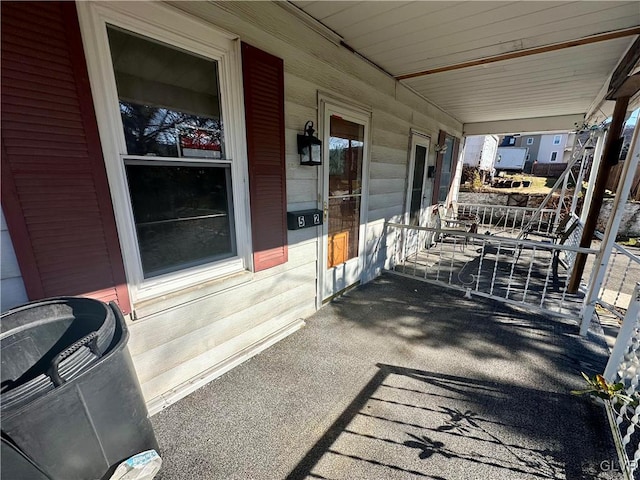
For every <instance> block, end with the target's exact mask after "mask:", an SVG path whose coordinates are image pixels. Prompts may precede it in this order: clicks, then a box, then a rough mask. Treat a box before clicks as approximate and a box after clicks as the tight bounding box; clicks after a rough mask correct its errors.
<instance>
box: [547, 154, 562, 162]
mask: <svg viewBox="0 0 640 480" xmlns="http://www.w3.org/2000/svg"><path fill="white" fill-rule="evenodd" d="M554 153H555V154H556V156H555V158H554V157H553V154H554ZM559 153H560V152H551V155H550V156H549V161H550V162H557V161H558V155H559Z"/></svg>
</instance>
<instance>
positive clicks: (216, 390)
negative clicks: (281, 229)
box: [153, 274, 618, 480]
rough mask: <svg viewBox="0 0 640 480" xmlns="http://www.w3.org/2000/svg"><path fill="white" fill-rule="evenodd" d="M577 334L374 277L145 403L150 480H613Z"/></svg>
mask: <svg viewBox="0 0 640 480" xmlns="http://www.w3.org/2000/svg"><path fill="white" fill-rule="evenodd" d="M577 331H578V328H577V326H575V325H574V324H572V323H569V322H563V321H561V320H558V319H548V318H544V317H542V316H539V315H531V314H527V313H523V312H522V311H519V310H515V309H512V308H510V307H508V306H505V305H503V304H499V303H496V302H492V301H487V300H478V299H473V300H466V299H464V298H461V295H460V293H459V292H454V291H449V290H445V289H442V288H439V287H435V286H433V285H429V284H425V283H422V282H418V281H415V280H411V279H406V278H400V277H396V276H392V275H388V274H386V275H383V276H382V277H381V278H378V279H377V280H376V281H374V282H372V283H369V284H367V285H364V286H362V287H360V288H358V289H356V290H354V291H352V292H350V293H349V294H348V295H346V296H344V297H342V298H339V299H337V300H335V301H334V302H332V303H331V304H329V305H327V306H326V307H324V308H323V309H321V310H320V311H319V312H317V313H316V314H315V315H313V316H312V317H310V318H309V319H308V320H307V327H305V328H304V329H302V330H300V331H298V332H297V333H295V334H293V335H292V336H290V337H288V338H287V339H285V340H283V341H281V342H280V343H278V344H277V345H275V346H273V347H271V348H270V349H268V350H267V351H265V352H263V353H262V354H260V355H259V356H257V357H254V358H253V359H252V360H250V361H248V362H246V363H244V364H243V365H241V366H239V367H237V368H235V369H234V370H232V371H231V372H229V373H227V374H225V375H224V376H222V377H221V378H219V379H217V380H216V381H214V382H212V383H210V384H209V385H207V386H206V387H204V388H202V389H200V390H198V391H197V392H195V393H193V394H191V395H190V396H188V397H186V398H185V399H183V400H181V401H180V402H178V403H176V404H174V405H172V406H171V407H169V408H168V409H166V410H164V411H163V412H161V413H159V414H157V415H155V416H154V417H153V423H154V427H155V429H156V433H157V436H158V440H159V442H160V447H161V449H162V456H163V461H164V465H163V469H162V471H161V475H160V477H159V478H161V479H163V480H181V479H247V478H252V479H280V478H325V479H338V478H345V479H346V478H348V479H354V478H362V479H393V478H397V479H405V478H426V479H458V478H460V479H500V478H504V479H514V478H515V479H529V478H531V479H540V478H545V479H546V478H567V479H580V478H585V479H587V478H607V479H608V478H618V476H617V474H616V472H612V471H603V469H602V468H601V464H602V465H604V466H605V467H607V466H609V465H612V464H615V463H616V462H615V461H614V459H615V458H616V456H615V450H614V448H613V444H612V442H611V440H610V438H611V434H610V431H609V428H608V425H607V423H606V417H605V413H604V410H601V409H600V408H601V407H598V406H595V405H592V404H590V403H588V402H586V401H585V400H584V399H581V398H576V397H573V396H571V395H570V394H569V390H571V389H574V388H579V387H580V386H581V384H582V381H581V377H580V371H581V370H582V371H585V372H587V373H595V372H600V371H602V370H603V369H604V363H605V361H606V357H605V349H604V347H603V345H604V344H603V342H602V339H601V338H599V337H597V336H595V335H592V334H590V337H589V338H588V339H582V338H580V337H579V335H578V334H577ZM602 462H605V463H602ZM609 470H611V469H609Z"/></svg>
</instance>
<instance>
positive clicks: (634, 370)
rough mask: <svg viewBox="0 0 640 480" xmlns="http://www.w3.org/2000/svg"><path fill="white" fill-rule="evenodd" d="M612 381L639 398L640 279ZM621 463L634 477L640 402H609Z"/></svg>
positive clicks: (610, 366) (613, 361) (609, 370)
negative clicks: (620, 384) (636, 403)
mask: <svg viewBox="0 0 640 480" xmlns="http://www.w3.org/2000/svg"><path fill="white" fill-rule="evenodd" d="M604 377H605V379H606V380H607V381H608V382H612V383H618V382H619V383H622V384H623V385H624V390H625V393H626V394H627V395H628V396H630V397H631V398H638V393H639V390H640V389H639V387H638V384H639V383H640V283H636V285H635V289H634V290H633V292H632V295H631V298H630V300H629V303H628V305H627V309H626V314H625V316H624V320H623V322H622V326H621V327H620V332H619V333H618V337H617V339H616V343H615V345H614V347H613V351H612V352H611V356H610V357H609V362H608V363H607V367H606V369H605V371H604ZM606 407H607V417H608V418H609V425H610V426H611V431H612V433H613V438H614V442H615V444H616V450H617V451H618V457H619V460H620V466H621V468H622V471H623V473H624V475H625V478H627V479H632V478H633V475H634V472H635V471H636V470H637V467H638V465H639V463H640V439H639V434H638V432H637V431H636V430H640V428H639V427H640V425H639V418H640V404H638V405H634V404H620V403H617V404H614V403H613V402H612V401H608V402H606Z"/></svg>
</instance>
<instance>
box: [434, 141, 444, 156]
mask: <svg viewBox="0 0 640 480" xmlns="http://www.w3.org/2000/svg"><path fill="white" fill-rule="evenodd" d="M433 149H434V150H435V151H436V153H441V154H443V155H444V154H445V153H446V151H447V144H446V143H445V144H443V145H438V144H437V143H436V145H435V147H433Z"/></svg>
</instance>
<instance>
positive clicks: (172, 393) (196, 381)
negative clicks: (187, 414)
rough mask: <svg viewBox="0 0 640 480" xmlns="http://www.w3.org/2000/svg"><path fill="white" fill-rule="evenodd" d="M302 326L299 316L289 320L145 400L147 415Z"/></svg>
mask: <svg viewBox="0 0 640 480" xmlns="http://www.w3.org/2000/svg"><path fill="white" fill-rule="evenodd" d="M304 326H305V322H304V320H302V319H301V318H299V319H297V320H295V321H293V322H291V323H290V324H288V325H286V326H284V327H282V328H280V329H278V330H276V331H275V332H273V333H272V334H270V335H268V336H266V337H265V338H263V339H262V340H260V341H259V342H256V343H254V344H252V345H249V346H248V347H246V348H244V349H242V350H240V351H239V352H238V353H236V354H235V355H232V356H231V357H229V358H227V359H226V360H224V361H222V362H220V363H217V364H216V365H214V366H212V367H211V368H208V369H207V370H205V371H204V372H202V373H200V374H199V375H197V376H195V377H193V378H192V379H191V380H187V381H186V382H183V383H181V384H180V385H178V386H177V387H175V388H172V389H171V390H169V391H168V392H167V393H163V394H162V395H159V396H157V397H155V398H152V399H151V400H149V401H148V402H147V410H148V411H149V415H150V416H151V415H155V414H156V413H158V412H160V411H162V410H164V409H165V408H167V407H168V406H169V405H172V404H174V403H176V402H177V401H178V400H180V399H182V398H184V397H186V396H187V395H189V394H190V393H193V392H195V391H196V390H197V389H199V388H200V387H203V386H205V385H206V384H207V383H209V382H211V381H212V380H215V379H216V378H218V377H219V376H221V375H224V374H225V373H227V372H228V371H229V370H231V369H232V368H235V367H237V366H238V365H240V364H241V363H243V362H245V361H247V360H249V359H250V358H251V357H253V356H255V355H257V354H259V353H260V352H262V351H264V350H266V349H267V348H269V347H270V346H272V345H274V344H275V343H278V342H279V341H280V340H282V339H284V338H286V337H288V336H289V335H291V334H292V333H293V332H295V331H297V330H299V329H300V328H302V327H304Z"/></svg>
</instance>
